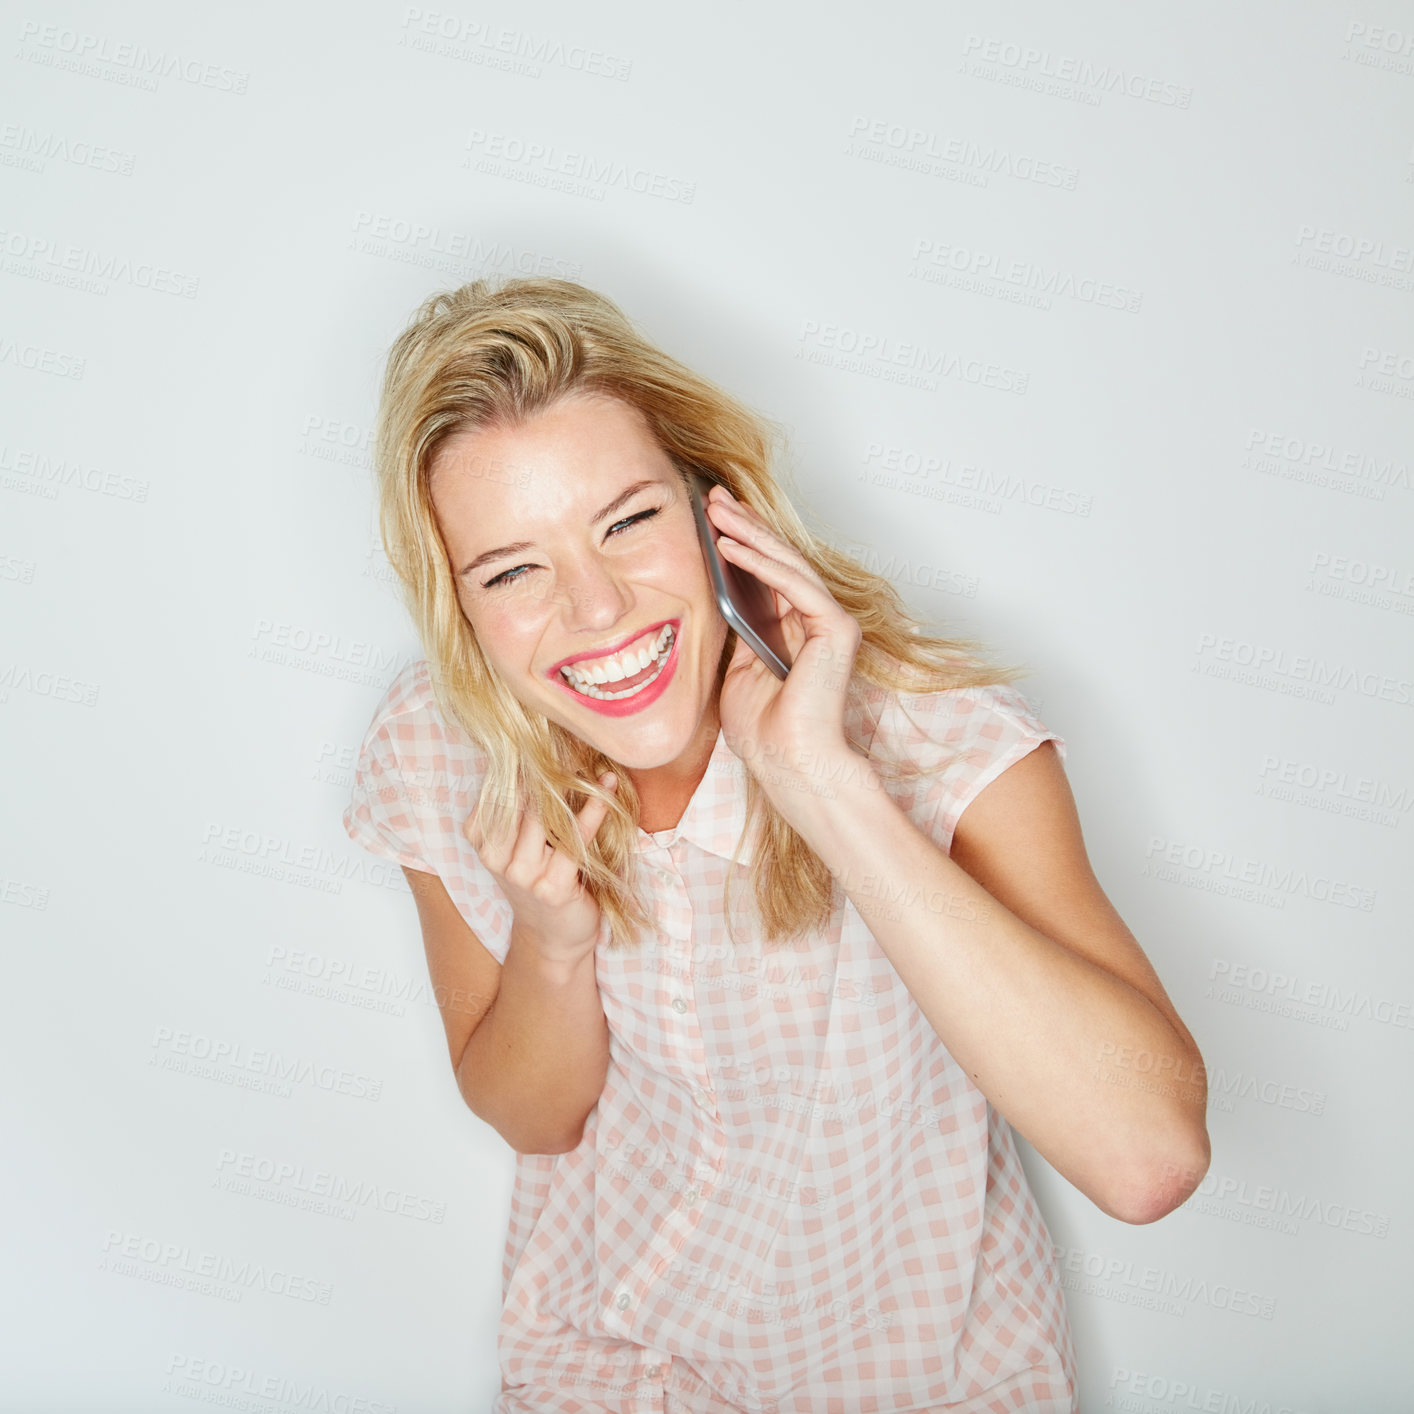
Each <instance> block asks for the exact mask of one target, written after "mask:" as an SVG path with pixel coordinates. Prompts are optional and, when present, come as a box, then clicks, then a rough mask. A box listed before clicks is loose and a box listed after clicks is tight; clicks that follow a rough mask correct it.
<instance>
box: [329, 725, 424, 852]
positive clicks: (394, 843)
mask: <svg viewBox="0 0 1414 1414" xmlns="http://www.w3.org/2000/svg"><path fill="white" fill-rule="evenodd" d="M344 829H345V831H346V832H347V833H348V836H349V838H350V839H351V840H353V842H354V843H355V844H359V845H362V846H363V848H364V849H366V850H368V851H369V852H370V853H372V854H378V855H382V857H383V858H384V859H391V860H394V861H395V862H396V863H398V864H403V865H406V866H407V867H408V868H409V869H420V870H421V871H422V872H423V873H424V874H435V873H436V872H437V871H436V870H435V869H434V868H433V867H432V865H430V864H429V863H428V862H427V860H426V859H425V858H423V853H422V849H423V846H422V840H421V838H420V833H419V828H418V820H417V818H416V814H415V812H414V810H413V807H412V803H411V802H410V801H409V800H408V796H407V791H406V789H405V788H404V785H403V779H402V776H401V775H400V773H399V770H398V764H397V760H396V757H395V756H394V753H393V741H392V735H391V733H390V730H389V722H388V721H387V720H386V719H383V720H378V719H375V721H374V723H373V725H372V726H371V727H370V728H369V731H368V735H367V736H366V737H365V738H364V742H363V746H362V748H361V749H360V751H359V755H358V763H357V765H356V766H355V767H354V780H353V789H352V790H351V791H350V792H349V803H348V805H347V806H346V807H345V809H344Z"/></svg>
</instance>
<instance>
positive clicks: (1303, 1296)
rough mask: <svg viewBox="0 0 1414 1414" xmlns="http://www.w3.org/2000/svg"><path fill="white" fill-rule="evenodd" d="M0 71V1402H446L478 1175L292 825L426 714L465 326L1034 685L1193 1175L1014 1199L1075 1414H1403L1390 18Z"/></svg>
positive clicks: (1410, 703)
mask: <svg viewBox="0 0 1414 1414" xmlns="http://www.w3.org/2000/svg"><path fill="white" fill-rule="evenodd" d="M0 33H3V36H4V38H5V40H6V49H5V52H4V57H3V59H0V64H3V92H2V93H0V164H3V170H0V182H2V183H3V192H4V198H3V220H0V226H3V234H0V256H2V257H3V279H0V292H3V308H2V309H0V390H3V397H4V420H3V426H2V427H0V609H3V623H4V627H3V640H2V641H0V732H3V749H4V800H5V809H4V831H5V833H4V855H3V861H0V926H3V930H4V935H5V940H6V941H5V950H4V964H5V968H6V972H7V985H6V987H5V989H4V990H5V1003H6V1004H5V1009H4V1019H3V1037H4V1044H5V1052H6V1060H5V1068H6V1084H5V1086H4V1093H5V1099H4V1102H3V1103H4V1120H5V1126H6V1128H5V1139H6V1143H5V1149H6V1155H7V1157H6V1160H5V1162H4V1165H3V1179H0V1181H2V1182H3V1184H4V1195H5V1199H6V1201H5V1216H6V1220H7V1221H6V1228H7V1232H6V1236H5V1245H4V1249H3V1253H0V1260H2V1261H3V1278H0V1280H3V1287H4V1307H5V1309H4V1319H3V1322H2V1323H0V1331H3V1334H0V1344H3V1345H4V1346H6V1347H8V1349H7V1351H6V1353H5V1354H4V1356H3V1358H0V1385H3V1391H0V1407H3V1409H4V1410H6V1411H11V1410H24V1411H26V1414H42V1412H43V1411H61V1410H62V1411H71V1410H104V1411H109V1410H134V1411H154V1410H160V1411H180V1410H188V1409H195V1408H197V1407H199V1405H200V1404H201V1403H203V1402H205V1403H213V1404H224V1405H226V1406H228V1407H236V1408H245V1409H259V1410H262V1411H270V1414H285V1411H294V1410H296V1409H306V1408H317V1409H329V1410H336V1411H352V1410H359V1409H361V1410H365V1411H370V1414H377V1412H378V1411H390V1410H393V1409H397V1410H398V1411H403V1414H438V1411H451V1410H473V1409H484V1408H486V1407H487V1406H488V1405H489V1403H490V1399H491V1397H492V1395H493V1394H494V1392H495V1390H496V1389H497V1387H498V1375H497V1370H496V1359H495V1325H496V1318H497V1314H498V1310H499V1299H500V1259H501V1247H502V1241H503V1237H504V1232H505V1222H506V1209H507V1204H508V1200H509V1195H510V1187H511V1175H512V1156H511V1153H510V1151H509V1149H508V1148H507V1146H506V1145H505V1143H504V1142H503V1141H502V1140H501V1139H500V1137H499V1136H498V1135H497V1134H496V1133H495V1132H494V1131H493V1130H492V1129H490V1128H489V1127H488V1126H487V1125H485V1124H484V1123H483V1122H482V1121H480V1120H479V1119H478V1118H476V1116H474V1115H472V1114H471V1112H470V1111H469V1110H467V1109H466V1107H465V1106H464V1105H463V1103H462V1102H461V1100H460V1099H459V1097H458V1095H457V1093H456V1090H455V1086H454V1083H453V1079H452V1074H451V1067H450V1065H449V1063H448V1057H447V1053H446V1048H445V1041H444V1038H443V1034H442V1029H441V1024H440V1021H439V1018H438V1013H437V1010H436V1007H435V1005H434V1003H433V1000H432V998H431V997H430V996H429V995H428V989H427V972H426V963H425V961H424V959H423V954H422V946H421V939H420V935H419V931H418V925H417V920H416V915H415V911H414V908H413V904H412V900H411V897H410V895H409V894H408V892H407V890H406V887H405V886H404V884H403V881H402V878H401V876H400V874H399V873H398V871H397V870H396V869H387V868H383V867H381V866H380V865H379V864H378V862H377V861H375V860H374V859H373V858H372V857H371V856H367V855H365V854H363V852H362V851H360V850H359V849H357V848H356V847H355V846H354V845H353V844H351V843H350V841H349V840H348V839H347V837H346V836H345V834H344V832H343V829H342V827H341V825H340V820H339V815H340V812H341V811H342V809H343V807H344V803H345V800H346V798H347V792H348V787H349V781H350V767H351V765H352V762H353V759H354V754H355V751H356V748H357V746H358V744H359V741H360V738H361V736H362V733H363V731H364V729H365V727H366V725H367V723H368V719H369V716H370V714H371V712H372V709H373V707H374V704H375V703H376V702H377V701H378V699H379V698H380V696H381V695H382V693H383V690H384V688H385V687H386V685H387V684H388V682H389V681H390V680H391V678H392V677H393V676H394V674H395V673H396V672H397V671H398V670H399V669H400V668H401V667H402V666H403V665H404V664H405V663H406V662H407V661H408V660H409V659H410V658H413V657H419V656H421V653H420V649H419V646H418V643H417V641H416V638H415V636H414V634H413V632H412V629H411V625H410V623H409V621H408V619H407V617H406V615H405V613H404V612H403V610H402V609H401V607H400V605H399V603H398V600H397V598H396V596H395V593H394V589H393V586H392V582H391V576H390V572H389V569H388V566H387V564H386V561H385V560H384V558H383V556H382V553H381V549H380V548H379V546H378V542H377V534H376V521H375V516H374V500H373V493H372V477H371V466H370V460H369V435H370V429H371V426H372V420H373V415H374V407H375V394H376V388H377V381H378V378H379V375H380V373H381V367H382V359H383V356H384V354H385V352H386V349H387V347H388V344H389V343H390V341H391V340H392V338H393V337H394V336H395V335H396V333H397V332H398V331H399V330H400V329H401V328H402V327H403V324H404V323H405V321H406V320H407V318H408V317H409V316H410V314H411V313H412V310H413V309H414V307H415V306H416V304H417V303H418V302H419V301H420V300H421V299H422V298H424V297H425V296H426V295H428V294H430V293H432V292H433V291H434V290H436V289H440V288H445V287H447V286H451V285H455V284H459V283H461V282H463V281H465V280H469V279H473V278H476V277H478V276H482V275H492V274H515V273H541V274H550V275H559V276H564V277H568V278H572V279H577V280H581V281H583V282H584V283H586V284H588V285H590V286H592V287H594V288H597V289H600V290H602V291H604V292H605V293H607V294H608V295H610V296H611V297H612V298H614V299H615V300H616V301H617V302H619V303H620V305H621V306H622V307H623V308H624V309H625V311H626V312H627V313H628V314H629V315H630V317H632V318H633V319H635V320H636V321H638V322H639V324H640V325H641V327H642V328H643V329H644V330H645V332H647V333H648V335H649V336H650V337H652V338H654V339H655V340H657V341H658V342H660V343H661V344H662V345H663V346H664V347H665V348H666V349H668V350H669V351H670V352H672V353H673V354H675V355H676V356H678V357H680V358H682V359H683V360H684V361H685V362H687V363H688V364H689V365H691V366H694V367H696V368H698V369H699V370H700V371H702V372H703V373H705V374H706V375H708V376H709V377H712V378H714V379H716V380H717V381H719V382H720V383H722V384H723V385H724V386H726V387H727V388H729V389H731V390H732V391H734V392H735V393H737V394H738V395H740V396H741V397H743V398H745V399H746V401H748V402H749V403H750V404H752V405H753V406H755V407H757V408H759V409H761V410H762V411H764V412H766V413H767V414H768V415H770V416H772V417H775V418H778V419H780V420H781V422H783V423H784V424H785V425H786V426H787V428H788V429H789V431H790V434H791V444H792V445H791V455H790V458H789V464H788V465H786V466H784V467H783V468H782V474H783V475H784V476H786V477H787V478H789V484H790V485H791V486H792V490H793V494H796V495H797V500H798V504H800V505H801V507H802V510H803V513H804V514H805V515H806V517H807V520H808V521H810V523H811V524H812V525H814V526H815V527H816V528H817V529H819V530H820V532H821V533H822V534H826V535H828V536H829V537H831V538H833V539H834V540H835V543H837V544H839V545H841V547H842V548H848V549H851V550H852V551H853V552H854V553H856V554H858V555H860V556H861V557H862V558H864V559H865V561H866V562H867V563H868V564H870V565H871V566H872V567H874V568H878V569H880V570H881V571H882V572H884V573H886V574H888V575H890V576H891V577H892V578H893V579H894V581H895V582H896V583H897V584H898V586H899V588H900V590H901V591H902V592H903V593H904V594H905V596H906V597H907V599H908V600H909V602H910V603H911V604H912V605H914V606H915V607H916V608H918V609H919V610H921V611H923V612H924V613H925V614H926V615H927V616H928V617H929V618H930V619H932V620H933V621H934V623H935V624H937V625H940V626H944V627H945V628H946V629H947V630H950V631H953V632H957V633H962V634H972V635H976V636H979V637H981V638H982V639H983V640H984V641H985V642H986V643H987V644H988V645H989V646H990V647H991V648H992V649H993V650H994V651H995V652H996V653H997V654H998V656H1000V657H1002V658H1004V659H1006V660H1008V661H1018V660H1019V661H1024V662H1025V663H1026V664H1028V665H1029V666H1030V667H1031V669H1032V676H1031V677H1030V678H1029V679H1026V680H1024V681H1023V683H1022V684H1021V686H1022V688H1023V690H1024V691H1026V692H1027V693H1028V695H1029V696H1030V698H1031V700H1032V701H1033V703H1034V705H1035V706H1036V707H1037V709H1038V710H1039V712H1040V713H1041V715H1042V717H1043V719H1044V720H1046V721H1047V723H1048V724H1050V725H1053V726H1054V727H1055V728H1056V729H1057V730H1058V731H1060V732H1062V733H1063V735H1064V736H1065V738H1066V740H1067V743H1068V747H1069V751H1070V756H1069V763H1068V770H1069V775H1070V778H1071V781H1072V783H1073V786H1074V790H1075V794H1076V797H1077V800H1078V802H1079V806H1080V811H1081V818H1082V820H1083V822H1084V826H1085V832H1086V840H1087V844H1088V846H1089V849H1090V852H1091V856H1092V859H1093V861H1094V864H1095V868H1096V871H1097V873H1098V875H1099V877H1100V880H1101V882H1102V884H1103V885H1104V886H1105V888H1106V890H1107V891H1108V893H1109V894H1110V896H1111V898H1112V899H1113V900H1114V902H1115V904H1116V906H1117V907H1118V908H1119V910H1120V912H1121V914H1122V915H1123V916H1124V918H1125V920H1126V921H1127V922H1128V923H1129V925H1130V927H1131V928H1132V929H1133V930H1134V932H1135V934H1136V936H1137V937H1138V938H1139V940H1140V942H1141V943H1142V944H1143V946H1144V947H1145V949H1146V951H1147V952H1148V954H1149V956H1150V957H1151V958H1152V960H1153V961H1154V963H1155V966H1156V967H1157V969H1158V971H1159V974H1160V976H1161V977H1162V979H1163V981H1164V983H1165V985H1166V986H1167V988H1168V990H1169V992H1170V994H1171V995H1172V997H1173V999H1174V1001H1175V1004H1176V1005H1177V1007H1178V1009H1179V1011H1180V1013H1181V1015H1182V1016H1183V1017H1184V1019H1185V1020H1186V1021H1187V1022H1188V1024H1189V1025H1190V1026H1191V1028H1192V1030H1193V1031H1194V1033H1195V1036H1196V1037H1197V1039H1198V1042H1199V1045H1200V1047H1201V1048H1202V1051H1203V1054H1204V1057H1205V1059H1206V1061H1207V1064H1208V1067H1209V1071H1210V1075H1209V1085H1210V1091H1211V1113H1210V1116H1209V1123H1210V1130H1211V1134H1212V1139H1213V1163H1212V1169H1211V1171H1210V1174H1209V1177H1208V1178H1207V1180H1205V1182H1204V1184H1203V1186H1202V1188H1201V1190H1200V1191H1199V1193H1198V1194H1197V1195H1195V1197H1194V1199H1193V1200H1191V1201H1190V1202H1189V1203H1188V1204H1187V1205H1185V1207H1184V1208H1183V1209H1181V1210H1179V1211H1177V1212H1175V1213H1173V1214H1172V1215H1170V1216H1169V1217H1167V1218H1165V1219H1163V1220H1162V1221H1160V1222H1159V1223H1157V1224H1154V1225H1150V1226H1139V1227H1136V1226H1130V1225H1127V1224H1123V1223H1120V1222H1117V1221H1115V1220H1112V1219H1110V1218H1108V1217H1106V1216H1105V1215H1104V1214H1103V1213H1101V1212H1100V1211H1099V1210H1098V1209H1097V1208H1096V1207H1095V1206H1094V1205H1093V1204H1091V1203H1090V1201H1089V1200H1088V1199H1086V1198H1085V1197H1083V1196H1082V1195H1081V1194H1080V1193H1078V1192H1077V1191H1076V1190H1074V1189H1073V1188H1071V1187H1070V1185H1069V1184H1068V1183H1066V1182H1065V1181H1064V1180H1062V1179H1061V1178H1060V1177H1059V1176H1058V1175H1057V1174H1056V1173H1055V1172H1054V1171H1053V1170H1051V1169H1050V1168H1049V1166H1048V1165H1047V1164H1046V1163H1045V1162H1044V1161H1043V1160H1041V1159H1040V1158H1039V1156H1038V1155H1037V1154H1036V1153H1035V1152H1034V1150H1031V1149H1030V1148H1029V1147H1027V1146H1025V1145H1024V1144H1023V1151H1024V1154H1025V1159H1026V1165H1027V1169H1028V1172H1029V1173H1030V1175H1031V1177H1032V1180H1033V1182H1034V1184H1035V1187H1036V1190H1037V1194H1038V1197H1039V1200H1040V1202H1041V1206H1042V1209H1043V1212H1044V1214H1045V1216H1046V1219H1047V1222H1048V1224H1049V1225H1050V1228H1051V1231H1052V1235H1053V1237H1054V1239H1055V1242H1056V1245H1057V1248H1058V1249H1059V1255H1060V1260H1061V1268H1062V1271H1063V1272H1064V1274H1065V1282H1066V1289H1067V1301H1068V1304H1069V1309H1070V1312H1071V1318H1072V1322H1073V1326H1074V1330H1075V1335H1076V1343H1077V1348H1078V1355H1079V1362H1080V1370H1081V1375H1082V1396H1083V1407H1084V1409H1085V1410H1086V1411H1091V1410H1098V1409H1100V1408H1102V1407H1103V1408H1115V1409H1123V1410H1144V1411H1153V1414H1170V1411H1175V1414H1176V1411H1179V1410H1185V1411H1186V1410H1189V1409H1202V1410H1224V1411H1226V1410H1229V1409H1238V1408H1240V1409H1242V1410H1244V1411H1247V1410H1256V1411H1267V1410H1270V1411H1277V1410H1288V1411H1304V1412H1305V1414H1312V1411H1336V1410H1341V1411H1344V1410H1354V1409H1358V1410H1361V1411H1362V1414H1367V1412H1368V1411H1382V1410H1393V1409H1396V1408H1404V1407H1407V1404H1406V1401H1407V1398H1408V1393H1407V1391H1408V1379H1407V1372H1408V1363H1407V1321H1408V1305H1407V1299H1406V1298H1405V1293H1404V1285H1405V1283H1404V1281H1403V1279H1402V1273H1403V1271H1404V1270H1406V1269H1407V1267H1408V1264H1409V1261H1410V1257H1411V1255H1414V1254H1412V1253H1411V1246H1410V1223H1409V1216H1408V1208H1407V1199H1408V1193H1409V1182H1408V1173H1409V1168H1410V1163H1411V1159H1414V1152H1411V1140H1410V1129H1409V1125H1408V1124H1407V1123H1406V1122H1404V1121H1405V1117H1406V1116H1407V1113H1408V1096H1409V1093H1410V1080H1411V1073H1410V1057H1411V1048H1412V1047H1414V1032H1412V1031H1411V1025H1414V1014H1411V999H1414V970H1412V969H1411V961H1410V952H1409V946H1408V944H1409V937H1410V926H1409V925H1410V915H1411V908H1410V868H1409V860H1410V841H1411V832H1414V822H1411V819H1410V803H1411V799H1414V760H1411V753H1410V747H1409V741H1410V730H1411V725H1414V713H1411V708H1414V652H1411V638H1412V637H1414V636H1412V635H1411V622H1414V620H1411V618H1410V613H1411V609H1414V535H1411V529H1414V489H1412V488H1411V481H1410V467H1409V461H1410V450H1411V444H1412V443H1414V266H1412V262H1414V254H1411V247H1414V229H1412V228H1414V222H1411V205H1412V204H1414V185H1412V184H1411V183H1414V20H1411V17H1410V13H1409V11H1408V9H1407V8H1405V7H1401V6H1397V5H1395V4H1393V3H1390V0H1359V3H1348V4H1334V3H1325V4H1323V3H1315V0H1305V2H1304V3H1302V4H1300V5H1296V6H1293V5H1284V4H1278V3H1276V0H1264V2H1263V3H1256V4H1249V5H1247V6H1244V7H1241V8H1240V9H1237V8H1234V7H1231V6H1226V5H1220V4H1217V3H1214V0H1202V2H1201V3H1198V4H1187V5H1164V6H1157V7H1144V6H1133V5H1125V4H1120V3H1116V0H1084V3H1082V4H1078V5H1073V6H1068V7H1065V10H1064V13H1063V14H1058V13H1057V12H1056V11H1055V7H1053V6H1044V5H1041V4H1038V3H1035V0H1031V3H1027V4H1024V5H1013V6H1008V7H1006V10H1005V12H1004V13H1003V12H996V11H994V10H993V9H991V7H988V6H985V5H982V4H980V3H975V0H974V3H970V4H966V5H955V6H948V7H938V6H934V5H928V4H924V3H921V0H920V3H914V4H911V5H907V6H904V5H894V6H892V7H888V8H887V9H885V10H884V11H882V12H865V11H864V10H862V9H860V8H859V7H846V6H842V5H841V6H835V7H833V8H823V7H820V6H815V5H811V6H806V5H801V4H797V5H793V6H789V7H786V6H781V7H775V8H765V9H756V8H754V7H750V6H747V5H745V4H742V3H740V0H736V3H731V4H726V5H718V6H715V7H712V8H710V9H702V8H699V10H698V11H696V12H691V13H687V12H682V11H679V10H674V9H673V8H672V7H669V6H663V5H658V4H650V3H647V0H610V3H608V4H606V5H599V6H594V7H587V8H586V7H581V6H574V5H570V4H567V3H563V0H561V2H560V3H546V4H536V5H500V6H494V5H493V6H490V7H486V6H481V5H475V4H470V3H468V4H467V6H466V7H465V8H454V9H449V10H443V11H432V10H422V9H418V8H416V7H409V6H407V5H404V4H402V3H392V0H357V3H355V4H352V5H334V4H328V3H325V4H317V5H309V4H306V5H273V4H269V3H256V4H251V5H245V6H239V7H231V6H227V7H200V6H189V5H187V6H182V5H177V4H174V3H170V0H168V3H160V0H139V3H132V4H128V5H125V6H123V7H121V8H120V9H119V8H117V7H107V6H100V5H97V4H84V3H77V0H76V2H75V3H72V4H55V5H52V6H51V5H45V4H41V3H38V0H36V3H33V4H20V5H17V6H7V7H6V13H5V16H4V20H3V30H0ZM1148 1082H1149V1078H1148V1077H1146V1076H1145V1075H1143V1074H1142V1073H1141V1070H1140V1068H1138V1067H1136V1071H1135V1083H1136V1084H1141V1083H1148Z"/></svg>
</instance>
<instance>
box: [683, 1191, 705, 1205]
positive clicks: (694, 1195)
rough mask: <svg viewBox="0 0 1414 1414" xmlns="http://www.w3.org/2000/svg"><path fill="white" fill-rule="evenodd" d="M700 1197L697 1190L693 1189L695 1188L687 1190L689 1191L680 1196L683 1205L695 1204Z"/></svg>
mask: <svg viewBox="0 0 1414 1414" xmlns="http://www.w3.org/2000/svg"><path fill="white" fill-rule="evenodd" d="M701 1196H702V1195H701V1193H699V1192H698V1191H697V1189H695V1188H689V1189H688V1190H687V1191H686V1192H685V1193H684V1194H683V1195H682V1200H683V1202H684V1203H687V1204H689V1205H691V1204H693V1203H695V1202H697V1200H698V1199H699V1198H700V1197H701Z"/></svg>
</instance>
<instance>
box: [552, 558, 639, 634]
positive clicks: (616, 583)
mask: <svg viewBox="0 0 1414 1414" xmlns="http://www.w3.org/2000/svg"><path fill="white" fill-rule="evenodd" d="M551 594H552V599H553V603H554V606H555V607H556V608H557V609H558V610H559V611H560V613H561V614H562V615H563V616H564V618H565V621H566V622H567V623H568V624H570V625H575V624H580V625H583V626H585V627H591V628H592V627H595V626H597V625H600V624H604V623H613V622H614V620H616V619H617V618H618V617H619V616H620V615H621V614H622V613H623V611H624V609H625V608H626V607H627V606H628V604H629V603H630V601H631V598H632V596H631V595H629V594H628V592H627V590H626V588H625V586H624V584H623V582H622V580H620V578H619V577H618V575H617V574H615V573H614V571H613V570H612V569H611V568H610V567H609V566H607V565H602V564H601V565H584V566H576V567H574V568H573V569H570V570H568V571H566V572H565V573H564V574H561V575H557V576H556V578H555V582H554V585H553V586H552V590H551Z"/></svg>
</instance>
